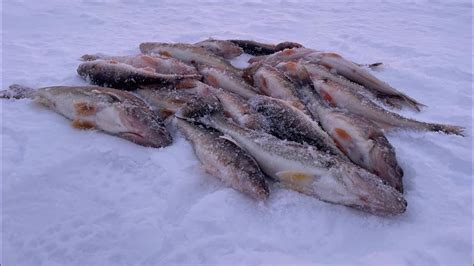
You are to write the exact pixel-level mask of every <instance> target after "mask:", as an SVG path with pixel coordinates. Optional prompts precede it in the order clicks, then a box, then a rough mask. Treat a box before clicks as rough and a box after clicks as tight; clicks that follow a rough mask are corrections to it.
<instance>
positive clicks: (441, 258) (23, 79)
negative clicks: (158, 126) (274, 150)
mask: <svg viewBox="0 0 474 266" xmlns="http://www.w3.org/2000/svg"><path fill="white" fill-rule="evenodd" d="M2 4H3V7H2V16H3V17H2V18H3V25H2V37H3V38H2V50H1V53H2V66H3V68H2V70H1V71H2V87H3V88H7V87H8V85H10V84H12V83H19V84H23V85H28V86H33V87H42V86H51V85H84V84H86V83H85V82H84V81H83V80H81V79H80V78H79V77H78V76H77V74H76V67H77V65H78V64H79V61H78V59H79V57H80V56H81V55H83V54H86V53H105V54H111V55H126V54H133V53H138V52H139V51H138V44H139V43H140V42H143V41H161V42H197V41H200V40H203V39H205V38H208V37H214V38H224V39H225V38H235V39H237V38H240V39H254V40H258V41H263V42H270V43H276V42H280V41H286V40H287V41H296V42H299V43H302V44H303V45H305V46H307V47H311V48H315V49H320V50H327V51H335V52H339V53H341V54H342V55H344V56H346V57H347V58H349V59H351V60H353V61H355V62H362V63H373V62H379V61H381V62H383V63H384V65H383V68H382V69H380V70H378V71H376V72H373V73H374V74H375V75H376V76H378V77H380V78H381V79H382V80H385V81H387V82H388V83H389V84H391V85H393V86H394V87H395V88H399V89H400V90H402V91H403V92H406V93H407V94H408V95H410V96H412V97H413V98H415V99H417V100H420V101H421V102H422V103H424V104H426V105H427V106H428V108H425V109H423V111H422V112H421V113H414V112H411V111H409V110H404V111H401V112H400V113H402V114H403V115H406V116H409V117H414V118H416V119H418V120H423V121H433V122H443V123H451V124H457V125H462V126H465V127H466V137H459V136H447V135H443V134H439V133H419V132H398V133H393V134H389V135H388V138H389V140H390V141H391V143H392V144H393V145H394V147H395V148H396V152H397V158H398V160H399V163H400V165H401V166H402V168H403V169H404V170H405V176H404V184H405V197H406V199H407V201H408V210H407V212H406V213H404V214H402V215H399V216H396V217H388V218H383V217H376V216H373V215H370V214H367V213H363V212H360V211H356V210H353V209H350V208H347V207H343V206H337V205H331V204H328V203H324V202H321V201H318V200H316V199H314V198H311V197H308V196H305V195H302V194H299V193H297V192H294V191H290V190H285V189H280V188H275V187H272V191H271V195H270V198H269V200H268V201H267V202H265V203H258V202H255V201H253V200H251V199H250V198H248V197H246V196H245V195H243V194H240V193H239V192H236V191H234V190H233V189H231V188H227V187H225V186H224V185H223V184H222V183H221V182H219V181H218V180H217V179H216V178H214V177H212V176H210V175H208V174H206V173H205V172H204V170H203V169H202V168H201V167H200V165H199V162H198V161H197V159H196V157H195V155H194V154H193V151H192V148H191V146H190V144H189V143H188V142H187V141H186V140H185V139H184V138H183V137H182V136H180V134H179V133H178V132H173V136H174V143H173V144H172V145H171V146H169V147H166V148H162V149H152V148H144V147H141V146H138V145H135V144H133V143H131V142H127V141H125V140H123V139H120V138H117V137H113V136H110V135H106V134H104V133H101V132H96V131H80V130H76V129H73V128H72V127H71V126H70V122H69V121H68V120H67V119H65V118H63V117H62V116H60V115H58V114H56V113H53V112H51V111H49V110H47V109H46V108H44V107H41V106H38V105H36V104H33V103H31V102H30V101H29V100H18V101H13V100H3V101H1V102H0V104H1V106H2V109H1V110H2V111H1V112H2V132H1V133H2V143H1V147H2V158H1V159H2V160H1V162H2V164H1V167H2V176H1V178H2V199H1V206H2V219H1V221H2V233H1V234H2V242H1V248H2V251H3V252H2V254H1V258H0V263H1V264H2V265H7V266H14V265H20V266H21V265H168V264H181V263H186V264H222V265H226V264H248V265H262V264H268V265H274V264H288V265H294V264H310V265H349V264H350V265H469V264H470V263H472V258H471V255H472V211H473V208H472V188H473V187H472V153H471V149H472V137H471V136H472V134H471V123H472V89H471V86H472V62H471V59H472V54H471V51H472V50H471V49H472V47H471V45H472V4H471V2H470V1H409V2H404V1H397V0H393V1H350V2H345V1H314V2H313V1H308V2H299V1H275V2H272V3H271V2H270V1H225V2H223V1H214V0H208V1H152V0H135V1H131V0H78V1H63V0H41V1H37V0H6V1H2ZM248 58H249V57H248V56H242V57H240V58H238V59H237V60H235V62H234V63H236V64H238V65H239V66H245V61H246V59H248Z"/></svg>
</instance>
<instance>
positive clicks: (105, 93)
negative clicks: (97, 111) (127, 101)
mask: <svg viewBox="0 0 474 266" xmlns="http://www.w3.org/2000/svg"><path fill="white" fill-rule="evenodd" d="M92 92H93V93H97V94H103V95H107V96H109V97H111V98H112V101H114V102H121V101H122V99H121V98H120V96H118V95H117V94H115V93H113V92H111V91H106V90H92Z"/></svg>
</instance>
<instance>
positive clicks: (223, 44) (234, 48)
mask: <svg viewBox="0 0 474 266" xmlns="http://www.w3.org/2000/svg"><path fill="white" fill-rule="evenodd" d="M194 45H197V46H199V47H202V48H204V49H206V50H208V51H210V52H212V53H213V54H215V55H217V56H220V57H223V58H225V59H227V60H229V59H233V58H235V57H237V56H239V55H241V54H243V52H244V50H242V48H240V47H239V46H238V45H236V44H234V43H233V42H230V41H226V40H216V39H207V40H204V41H200V42H198V43H195V44H194Z"/></svg>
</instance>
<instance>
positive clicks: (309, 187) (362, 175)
mask: <svg viewBox="0 0 474 266" xmlns="http://www.w3.org/2000/svg"><path fill="white" fill-rule="evenodd" d="M201 121H202V122H203V123H206V124H207V125H209V126H211V127H213V128H215V129H217V130H219V131H221V132H222V133H223V134H225V135H226V136H227V137H228V138H230V139H232V140H233V141H234V142H235V143H237V144H238V145H239V146H240V147H241V148H242V149H244V150H246V151H247V152H248V153H249V154H250V155H251V156H252V157H253V158H254V159H255V160H256V161H257V163H258V164H259V166H260V168H261V169H262V171H263V172H264V173H265V174H267V175H269V176H270V177H272V178H274V179H276V180H279V181H280V182H281V183H282V184H283V185H285V186H287V187H289V188H292V189H294V190H297V191H299V192H302V193H305V194H308V195H311V196H314V197H316V198H318V199H320V200H323V201H326V202H330V203H335V204H342V205H346V206H350V207H354V208H357V209H361V210H364V211H367V212H370V213H373V214H377V215H394V214H400V213H403V212H404V211H405V209H406V206H407V203H406V201H405V199H404V198H403V196H402V194H400V193H399V192H398V191H397V190H395V189H394V188H392V187H390V186H388V185H385V184H384V183H383V182H382V181H381V180H380V178H379V177H377V176H375V175H373V174H371V173H369V172H368V171H366V170H364V169H363V168H360V167H358V166H356V165H354V164H352V163H350V162H347V161H344V160H341V159H339V158H338V157H337V156H332V155H329V154H327V153H325V152H320V151H317V150H315V149H314V148H313V147H312V146H309V145H303V144H299V143H296V142H292V141H284V140H281V139H278V138H276V137H274V136H272V135H270V134H266V133H263V132H258V131H254V130H250V129H245V128H242V127H239V126H237V125H235V124H233V123H230V122H228V121H227V120H226V119H225V118H224V117H222V116H219V115H213V116H205V117H203V118H202V119H201Z"/></svg>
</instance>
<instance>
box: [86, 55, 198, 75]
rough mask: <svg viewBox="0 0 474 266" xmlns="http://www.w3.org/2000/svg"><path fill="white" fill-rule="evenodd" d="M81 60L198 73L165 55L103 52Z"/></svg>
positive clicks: (191, 73) (159, 71) (169, 71)
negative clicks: (123, 54)
mask: <svg viewBox="0 0 474 266" xmlns="http://www.w3.org/2000/svg"><path fill="white" fill-rule="evenodd" d="M81 59H82V60H83V61H94V60H97V59H102V60H109V61H115V62H118V63H124V64H127V65H131V66H133V67H136V68H140V69H143V70H147V71H149V72H156V73H160V74H177V75H198V74H199V73H198V72H197V70H196V68H195V67H193V66H191V65H188V64H185V63H184V62H181V61H180V60H178V59H175V58H172V57H165V56H159V55H155V56H149V55H143V54H139V55H127V56H109V55H104V54H94V55H90V54H86V55H83V56H82V57H81Z"/></svg>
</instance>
